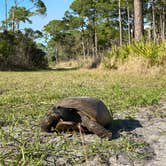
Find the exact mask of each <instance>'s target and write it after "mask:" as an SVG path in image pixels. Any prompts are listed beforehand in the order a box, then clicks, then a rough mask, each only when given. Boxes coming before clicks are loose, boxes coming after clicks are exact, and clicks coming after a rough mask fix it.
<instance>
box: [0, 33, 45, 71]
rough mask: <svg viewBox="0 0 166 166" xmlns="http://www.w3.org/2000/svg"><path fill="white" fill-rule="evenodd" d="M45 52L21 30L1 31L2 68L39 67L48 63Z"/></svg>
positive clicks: (0, 53)
mask: <svg viewBox="0 0 166 166" xmlns="http://www.w3.org/2000/svg"><path fill="white" fill-rule="evenodd" d="M45 55H46V54H45V52H43V51H42V50H41V49H39V48H38V47H37V45H36V43H35V42H34V41H33V40H32V39H31V38H29V37H27V36H25V35H24V34H23V33H21V32H15V33H13V32H3V33H0V69H1V70H6V69H37V68H46V67H47V65H48V62H47V59H46V56H45Z"/></svg>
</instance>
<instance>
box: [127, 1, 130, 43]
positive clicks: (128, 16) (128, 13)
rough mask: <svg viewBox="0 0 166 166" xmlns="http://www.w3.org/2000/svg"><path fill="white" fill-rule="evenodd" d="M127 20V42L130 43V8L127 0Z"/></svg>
mask: <svg viewBox="0 0 166 166" xmlns="http://www.w3.org/2000/svg"><path fill="white" fill-rule="evenodd" d="M127 22H128V43H129V44H130V43H131V27H130V10H129V1H128V0H127Z"/></svg>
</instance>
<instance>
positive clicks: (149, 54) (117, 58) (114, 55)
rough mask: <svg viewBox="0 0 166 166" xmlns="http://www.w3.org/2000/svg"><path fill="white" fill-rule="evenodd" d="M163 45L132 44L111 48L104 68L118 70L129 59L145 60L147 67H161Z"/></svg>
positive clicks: (163, 60)
mask: <svg viewBox="0 0 166 166" xmlns="http://www.w3.org/2000/svg"><path fill="white" fill-rule="evenodd" d="M165 49H166V45H165V43H160V44H157V43H153V42H148V43H147V42H144V41H141V42H134V43H132V44H130V45H129V44H127V45H123V46H122V47H119V48H116V47H115V48H112V50H111V51H110V52H108V53H107V54H106V56H105V58H104V61H103V63H104V66H105V67H106V68H118V66H119V65H122V64H123V63H125V62H127V61H128V60H130V59H133V58H134V57H135V58H139V57H140V58H145V61H148V66H149V67H150V66H155V65H157V66H159V65H163V64H164V62H165V59H166V53H165Z"/></svg>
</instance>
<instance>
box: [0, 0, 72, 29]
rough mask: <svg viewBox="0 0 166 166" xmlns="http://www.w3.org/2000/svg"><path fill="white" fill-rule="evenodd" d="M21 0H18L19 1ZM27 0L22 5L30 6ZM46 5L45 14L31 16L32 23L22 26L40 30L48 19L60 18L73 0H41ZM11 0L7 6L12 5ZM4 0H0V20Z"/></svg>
mask: <svg viewBox="0 0 166 166" xmlns="http://www.w3.org/2000/svg"><path fill="white" fill-rule="evenodd" d="M20 1H22V0H18V2H20ZM28 1H29V0H24V2H22V5H24V4H25V5H26V6H28V7H31V5H30V3H29V2H28ZM43 2H44V3H45V5H46V6H47V16H35V17H32V18H31V20H32V22H33V23H32V24H28V23H24V24H22V26H24V27H31V28H33V29H35V30H36V29H39V30H42V27H43V26H44V25H45V24H47V23H48V22H49V21H50V20H53V19H61V18H62V17H63V15H64V12H65V11H66V10H67V9H69V6H70V4H71V3H72V2H73V0H43ZM12 3H13V0H8V8H9V7H10V6H11V5H12ZM3 4H4V0H0V20H2V19H4V7H3Z"/></svg>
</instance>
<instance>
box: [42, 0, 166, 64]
mask: <svg viewBox="0 0 166 166" xmlns="http://www.w3.org/2000/svg"><path fill="white" fill-rule="evenodd" d="M165 16H166V1H165V0H134V1H133V0H111V1H108V0H74V1H73V3H72V4H71V5H70V8H69V10H67V11H66V12H65V14H64V17H63V19H61V20H52V21H50V22H49V23H48V24H47V25H45V27H44V31H45V33H46V37H47V51H48V53H49V55H50V56H51V57H52V59H53V60H56V61H58V60H62V59H63V60H65V59H66V60H68V59H71V58H77V57H78V56H82V57H83V58H84V59H86V58H87V57H92V58H94V59H95V58H98V57H102V56H103V55H104V53H105V52H106V50H109V49H111V48H112V47H114V46H121V45H123V44H126V43H131V42H133V41H138V40H146V41H154V42H159V41H164V40H165V32H166V27H165V22H166V19H165Z"/></svg>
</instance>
